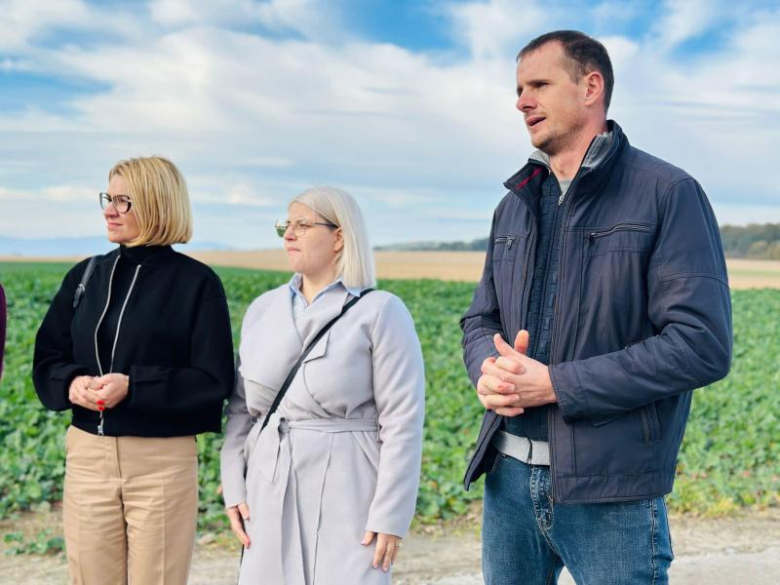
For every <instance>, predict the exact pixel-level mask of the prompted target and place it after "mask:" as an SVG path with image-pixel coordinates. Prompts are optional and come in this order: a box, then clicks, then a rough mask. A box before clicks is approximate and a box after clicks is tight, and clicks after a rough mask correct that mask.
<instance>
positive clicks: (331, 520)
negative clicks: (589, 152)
mask: <svg viewBox="0 0 780 585" xmlns="http://www.w3.org/2000/svg"><path fill="white" fill-rule="evenodd" d="M350 298H352V297H351V296H350V294H349V293H348V291H347V289H346V288H345V287H344V286H343V285H341V284H338V285H336V286H334V287H331V288H329V289H328V290H326V291H325V292H324V293H322V295H321V296H320V297H319V298H317V299H315V301H314V302H313V303H312V304H311V305H310V306H309V307H308V308H307V309H306V310H305V311H304V312H302V313H301V314H300V315H299V316H298V317H297V319H294V318H293V308H292V300H291V291H290V288H289V287H288V285H284V286H282V287H279V288H277V289H274V290H272V291H269V292H267V293H265V294H263V295H261V296H260V297H258V298H257V299H256V300H255V301H254V302H253V303H252V305H251V306H250V307H249V309H248V310H247V313H246V316H245V317H244V322H243V326H242V330H241V345H240V349H239V358H240V366H239V373H240V375H239V376H238V383H237V385H236V389H235V391H234V393H233V395H232V396H231V398H230V401H229V404H228V408H227V414H228V423H227V428H226V435H225V444H224V447H223V449H222V486H223V493H224V498H225V504H226V506H234V505H236V504H238V503H240V502H242V501H246V502H247V504H248V505H249V510H250V520H249V521H248V522H246V528H247V533H248V535H249V537H250V539H251V541H252V544H251V546H250V547H249V548H248V549H247V550H245V551H244V557H243V560H242V564H241V573H240V576H239V583H240V584H249V583H261V582H262V583H274V584H280V585H281V584H284V585H328V584H334V585H335V584H339V585H341V584H344V583H361V584H377V585H378V584H387V583H389V582H390V573H383V572H382V570H381V569H374V568H373V567H372V566H371V563H372V559H373V551H374V544H371V545H369V546H362V545H361V544H360V542H361V540H362V538H363V533H364V531H366V530H371V531H374V532H384V533H388V534H395V535H398V536H404V535H405V534H406V532H407V530H408V528H409V524H410V522H411V519H412V516H413V515H414V509H415V503H416V498H417V488H418V486H419V478H420V463H421V452H422V432H423V417H424V410H425V406H424V401H425V399H424V391H425V383H424V370H423V360H422V352H421V350H420V343H419V340H418V339H417V335H416V333H415V329H414V323H413V321H412V318H411V315H410V314H409V312H408V311H407V309H406V307H405V306H404V304H403V303H402V302H401V300H400V299H399V298H398V297H396V296H394V295H392V294H390V293H387V292H384V291H374V292H371V293H370V294H368V295H367V296H366V297H365V298H363V299H361V300H360V301H359V302H358V303H357V304H356V305H355V306H354V307H352V308H351V309H350V310H349V312H348V313H346V314H345V315H344V316H343V318H341V319H340V320H339V321H338V322H337V323H336V324H335V325H334V326H333V327H332V328H331V330H330V331H329V332H328V333H327V334H326V335H325V336H324V337H323V338H322V339H321V340H320V341H319V342H318V343H317V345H316V346H315V347H314V348H313V350H312V351H311V353H310V354H309V355H308V356H307V358H306V360H305V361H304V363H303V365H302V366H301V369H300V370H299V371H298V374H297V376H296V378H295V380H294V381H293V382H292V384H291V386H290V388H289V389H288V391H287V393H286V395H285V397H284V399H283V400H282V402H281V404H280V406H279V409H278V410H277V412H276V413H275V414H274V415H273V416H272V418H271V421H270V422H269V424H268V426H267V427H266V429H265V430H264V431H263V432H262V433H260V432H259V431H260V426H261V423H262V421H263V418H264V417H265V413H266V412H267V411H268V409H269V407H270V405H271V403H272V402H273V398H274V397H275V395H276V393H277V392H278V389H279V388H280V387H281V386H282V384H283V382H284V379H285V378H286V376H287V374H288V373H289V371H290V370H291V368H292V366H293V364H294V363H295V361H296V360H297V359H298V357H299V356H300V354H301V352H302V351H303V348H304V347H306V346H307V345H308V343H309V341H310V340H311V339H312V338H313V337H314V336H315V335H316V334H317V332H318V331H319V330H320V329H322V327H323V326H324V325H325V324H326V323H327V322H328V321H330V320H331V319H332V318H333V317H335V316H336V315H338V314H339V313H340V312H341V309H342V307H343V305H344V304H345V303H346V302H347V301H348V299H350Z"/></svg>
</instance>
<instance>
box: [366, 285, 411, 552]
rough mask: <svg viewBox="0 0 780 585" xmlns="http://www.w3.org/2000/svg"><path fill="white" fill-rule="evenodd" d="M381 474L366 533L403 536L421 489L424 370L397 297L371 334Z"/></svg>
mask: <svg viewBox="0 0 780 585" xmlns="http://www.w3.org/2000/svg"><path fill="white" fill-rule="evenodd" d="M372 343H373V353H372V363H373V374H374V376H373V385H374V400H375V402H376V406H377V412H378V422H379V439H380V441H381V447H380V449H379V469H378V471H377V483H376V491H375V492H374V497H373V500H372V502H371V506H370V508H369V512H368V519H367V521H366V530H370V531H372V532H383V533H385V534H394V535H396V536H401V537H403V536H404V535H405V534H406V532H407V530H409V524H410V523H411V521H412V517H413V516H414V510H415V507H416V504H417V489H418V487H419V485H420V467H421V461H422V441H423V420H424V418H425V369H424V366H423V357H422V351H421V349H420V341H419V340H418V338H417V333H416V332H415V330H414V322H413V321H412V316H411V315H410V314H409V311H408V310H407V309H406V307H405V306H404V305H403V303H402V302H401V300H400V299H399V298H398V297H395V296H393V297H390V299H389V300H388V301H387V302H386V303H385V304H384V305H383V306H382V309H381V311H380V313H379V316H378V318H377V321H376V323H375V325H374V329H373V333H372Z"/></svg>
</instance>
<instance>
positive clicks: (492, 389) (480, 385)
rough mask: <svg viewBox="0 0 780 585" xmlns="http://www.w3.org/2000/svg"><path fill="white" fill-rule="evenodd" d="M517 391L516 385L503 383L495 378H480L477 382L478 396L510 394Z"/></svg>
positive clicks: (487, 376) (486, 376)
mask: <svg viewBox="0 0 780 585" xmlns="http://www.w3.org/2000/svg"><path fill="white" fill-rule="evenodd" d="M515 391H516V388H515V386H514V384H509V383H508V382H503V381H502V380H500V379H498V378H496V377H495V376H489V375H484V376H480V378H479V381H478V382H477V394H484V395H487V394H508V393H510V392H515Z"/></svg>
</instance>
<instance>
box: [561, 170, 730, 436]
mask: <svg viewBox="0 0 780 585" xmlns="http://www.w3.org/2000/svg"><path fill="white" fill-rule="evenodd" d="M662 205H663V207H662V210H661V212H660V217H659V223H660V229H659V231H658V236H657V240H656V245H655V248H654V250H653V252H652V256H651V258H650V261H649V266H648V316H649V318H650V320H651V322H652V324H653V327H654V329H655V331H657V332H658V333H657V334H656V335H654V336H652V337H649V338H647V339H645V340H644V341H642V342H641V343H638V344H636V345H632V346H631V347H629V348H626V349H623V350H621V351H616V352H613V353H609V354H606V355H601V356H595V357H592V358H589V359H585V360H580V361H571V362H564V363H560V364H556V365H554V366H552V367H551V368H550V375H551V378H552V382H553V388H554V390H555V394H556V396H557V398H558V404H559V406H560V409H561V412H562V414H563V417H564V419H565V420H567V421H570V420H572V419H578V418H585V419H591V420H592V421H594V422H596V423H597V424H598V422H599V421H600V420H603V419H609V418H613V417H614V416H617V415H620V414H622V413H624V412H625V411H627V410H632V409H634V408H638V407H640V406H643V405H645V404H649V403H651V402H655V401H656V400H659V399H662V398H665V397H667V396H670V395H675V394H679V393H682V392H686V391H689V390H693V389H695V388H699V387H702V386H706V385H708V384H711V383H713V382H715V381H717V380H719V379H721V378H723V377H725V376H726V374H727V373H728V371H729V368H730V365H731V353H732V344H733V337H732V330H731V297H730V295H729V287H728V280H727V275H726V262H725V259H724V256H723V248H722V245H721V241H720V234H719V231H718V225H717V222H716V220H715V216H714V214H713V212H712V209H711V207H710V205H709V203H708V201H707V198H706V196H705V194H704V192H703V191H702V189H701V187H700V186H699V185H698V183H696V181H694V180H693V179H691V178H686V179H683V180H680V181H678V182H677V183H675V184H673V185H672V186H671V187H670V188H669V190H668V192H667V196H666V198H665V201H664V202H663V203H662Z"/></svg>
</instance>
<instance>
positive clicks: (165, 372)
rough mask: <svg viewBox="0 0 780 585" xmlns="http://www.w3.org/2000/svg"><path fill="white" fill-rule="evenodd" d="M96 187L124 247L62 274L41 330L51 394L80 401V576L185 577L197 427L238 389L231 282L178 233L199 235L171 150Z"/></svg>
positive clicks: (75, 453) (74, 550)
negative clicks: (228, 293) (190, 251)
mask: <svg viewBox="0 0 780 585" xmlns="http://www.w3.org/2000/svg"><path fill="white" fill-rule="evenodd" d="M108 178H109V184H108V190H107V192H105V193H100V204H101V206H102V208H103V217H104V219H105V221H106V226H107V230H108V239H109V241H111V242H112V243H114V244H118V247H117V248H116V249H114V250H113V251H112V252H110V253H108V254H106V255H104V256H95V257H93V258H92V259H89V260H84V261H83V262H80V263H79V264H77V265H76V266H75V267H74V268H73V269H71V270H70V271H69V272H68V274H67V275H66V276H65V279H64V281H63V283H62V286H61V287H60V290H59V292H57V295H56V296H55V297H54V300H53V301H52V303H51V306H50V308H49V311H48V313H47V314H46V317H45V318H44V320H43V324H42V325H41V327H40V329H39V331H38V335H37V337H36V340H35V356H34V364H33V380H34V382H35V389H36V391H37V392H38V396H39V397H40V399H41V401H42V402H43V404H44V405H45V406H46V407H47V408H50V409H52V410H71V411H72V423H71V426H70V427H69V428H68V431H67V434H66V437H65V443H66V465H65V486H64V498H63V499H64V502H63V520H64V524H65V545H66V550H67V557H68V568H69V571H70V575H71V582H72V583H78V584H84V585H92V584H96V585H97V584H100V585H113V584H117V585H120V584H126V583H130V585H155V584H159V585H163V584H165V585H175V584H181V585H184V584H185V583H186V582H187V576H188V573H189V565H190V558H191V556H192V549H193V544H194V538H195V527H196V519H197V510H198V453H197V443H196V441H195V435H197V434H198V433H203V432H208V431H212V432H219V430H220V427H221V410H222V401H223V399H224V398H225V397H226V396H227V395H228V394H229V393H230V390H231V388H232V386H233V378H234V369H233V344H232V340H231V339H232V338H231V332H230V318H229V315H228V308H227V301H226V299H225V292H224V290H223V288H222V283H221V282H220V280H219V278H218V277H217V275H216V274H215V273H214V272H213V271H212V270H211V269H210V268H208V267H207V266H205V265H203V264H201V263H200V262H197V261H196V260H193V259H192V258H189V257H187V256H184V255H182V254H180V253H178V252H176V251H174V250H173V249H172V248H171V244H175V243H185V242H187V241H188V240H189V239H190V237H191V234H192V220H191V214H190V205H189V198H188V194H187V186H186V184H185V182H184V178H183V177H182V175H181V173H180V172H179V170H178V169H177V168H176V167H175V166H174V165H173V163H171V162H170V161H168V160H166V159H164V158H161V157H157V156H152V157H145V158H133V159H129V160H124V161H120V162H119V163H117V164H116V165H115V166H114V167H113V168H112V169H111V171H110V172H109V175H108Z"/></svg>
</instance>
